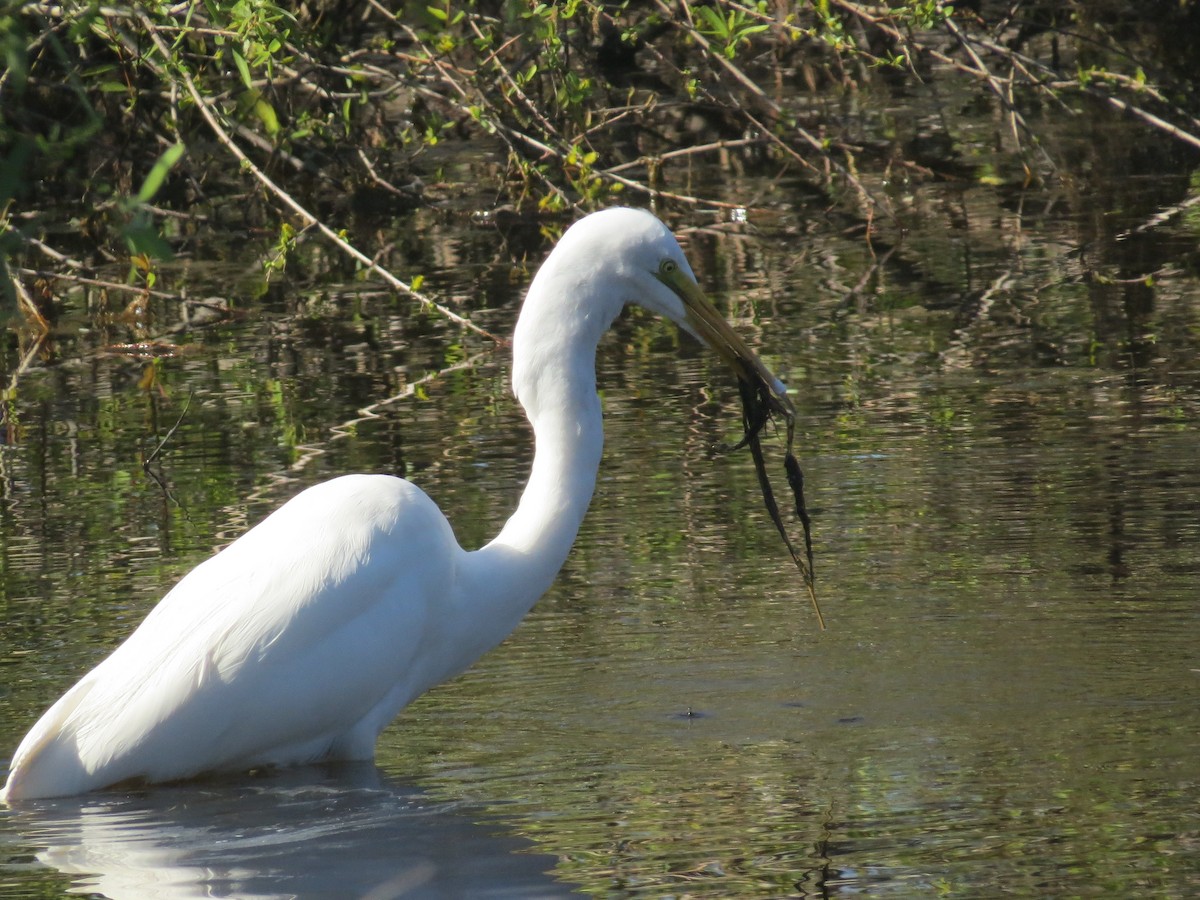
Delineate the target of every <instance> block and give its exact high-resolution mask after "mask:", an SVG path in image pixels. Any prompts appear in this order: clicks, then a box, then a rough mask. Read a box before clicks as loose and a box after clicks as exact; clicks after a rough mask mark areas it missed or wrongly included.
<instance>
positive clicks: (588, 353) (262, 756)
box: [0, 209, 782, 802]
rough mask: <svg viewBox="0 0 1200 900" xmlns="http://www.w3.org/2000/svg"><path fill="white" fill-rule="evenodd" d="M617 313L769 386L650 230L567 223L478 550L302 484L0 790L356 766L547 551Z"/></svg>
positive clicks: (585, 477) (492, 627)
mask: <svg viewBox="0 0 1200 900" xmlns="http://www.w3.org/2000/svg"><path fill="white" fill-rule="evenodd" d="M626 303H637V304H640V305H642V306H644V307H646V308H648V309H650V310H652V311H654V312H657V313H658V314H660V315H663V316H665V317H667V318H669V319H671V320H673V321H675V322H677V323H678V324H679V325H680V326H681V327H683V328H684V329H686V330H687V331H689V332H691V333H692V334H694V335H696V336H697V337H699V338H700V339H701V340H702V341H704V342H705V343H707V344H708V345H709V346H710V347H712V348H713V349H714V350H716V351H717V352H718V353H719V354H720V355H721V356H722V358H724V359H725V360H726V361H727V362H729V363H730V364H731V365H733V366H734V368H735V370H737V371H739V372H740V371H744V368H745V367H746V366H751V367H754V369H755V370H756V371H760V372H762V373H765V374H766V375H767V377H769V379H771V380H770V381H768V382H767V383H768V384H772V385H773V386H775V387H778V388H779V389H780V390H782V388H781V386H779V383H778V380H776V379H774V376H770V375H769V373H766V370H765V369H763V368H762V366H761V364H760V363H758V361H757V360H756V359H755V358H754V356H753V354H752V353H750V351H749V350H748V348H747V347H746V345H745V344H744V343H743V342H742V341H741V339H740V338H738V337H737V335H736V334H735V333H734V332H733V331H732V330H731V329H730V328H729V327H728V325H726V324H725V323H724V321H723V320H722V319H721V318H720V316H719V315H718V314H717V313H716V312H715V310H713V309H712V307H711V305H709V304H708V302H707V301H706V300H705V299H704V297H703V295H702V294H701V292H700V290H699V288H698V287H697V286H696V283H695V278H694V276H693V275H692V273H691V269H690V268H689V267H688V264H687V261H686V260H685V259H684V256H683V253H682V251H681V250H680V249H679V245H678V244H677V243H676V242H675V239H674V237H673V236H672V235H671V233H670V232H669V231H668V230H667V228H666V227H665V226H664V225H662V223H661V222H659V221H658V220H657V219H656V218H655V217H654V216H652V215H650V214H649V213H646V212H641V211H637V210H628V209H613V210H607V211H605V212H601V213H596V214H593V215H591V216H588V217H587V218H585V219H583V220H581V221H580V222H578V223H577V224H575V225H574V226H573V227H572V228H571V229H569V230H568V231H567V233H566V234H565V235H564V236H563V238H562V240H561V241H560V242H559V244H558V246H557V247H556V248H555V249H554V251H553V252H552V253H551V254H550V256H549V257H548V258H547V260H546V262H545V264H544V265H543V266H542V268H541V270H540V271H539V272H538V274H537V276H536V277H535V279H534V281H533V284H532V285H531V286H530V288H529V293H528V295H527V297H526V300H525V304H524V306H523V308H522V312H521V316H520V319H519V321H518V324H517V329H516V334H515V336H514V340H513V387H514V390H515V392H516V394H517V397H518V399H519V400H520V401H521V403H522V405H523V406H524V408H525V411H526V413H527V414H528V416H529V419H530V422H531V423H532V425H533V429H534V434H535V441H536V453H535V457H534V463H533V470H532V472H531V474H530V477H529V482H528V484H527V485H526V488H525V491H524V493H523V494H522V497H521V501H520V504H519V505H518V508H517V510H516V511H515V512H514V513H513V515H512V517H511V518H510V519H509V520H508V522H507V523H506V524H505V526H504V528H503V529H502V531H501V532H500V534H499V535H498V536H497V537H496V538H495V539H494V540H493V541H492V542H491V543H489V544H487V545H486V546H485V547H483V548H481V549H479V550H476V551H473V552H467V551H464V550H463V549H462V548H461V547H459V545H458V542H457V541H456V540H455V538H454V533H453V531H452V530H451V527H450V525H449V523H448V522H447V521H446V518H445V516H443V515H442V513H441V511H440V510H439V509H438V508H437V506H436V505H435V504H434V503H433V501H431V500H430V499H429V498H428V497H427V496H426V495H425V493H424V492H422V491H421V490H420V489H419V488H417V487H416V486H414V485H413V484H411V483H409V482H407V481H404V480H402V479H399V478H393V477H391V476H386V475H347V476H344V477H341V478H335V479H333V480H332V481H328V482H325V483H323V484H319V485H316V486H315V487H312V488H309V489H308V490H306V491H304V492H302V493H300V494H299V495H297V496H296V497H294V498H293V499H292V500H290V501H289V502H288V503H286V504H284V505H283V506H282V507H280V508H279V509H278V510H277V511H275V512H274V513H273V514H271V515H270V516H268V517H267V518H266V519H265V520H263V521H262V522H261V523H260V524H258V525H257V526H255V527H254V528H252V529H250V531H248V532H246V534H244V535H243V536H242V537H240V538H239V539H238V540H236V541H234V542H233V543H232V544H231V545H229V546H228V547H227V548H225V549H224V550H222V551H221V552H220V553H219V554H217V555H216V556H214V557H212V558H211V559H209V560H207V561H206V562H203V563H201V564H200V565H198V566H197V567H196V568H195V569H193V570H192V571H191V572H189V573H188V574H187V575H186V576H185V577H184V578H183V579H182V580H181V581H180V582H179V583H178V584H177V585H176V586H175V588H174V589H173V590H172V591H171V592H170V593H168V594H167V596H166V597H164V598H163V599H162V601H161V602H160V603H159V604H158V606H156V607H155V608H154V609H153V610H152V611H151V612H150V614H149V615H148V616H147V617H146V619H145V620H144V621H143V622H142V624H141V625H140V626H139V627H138V628H137V630H136V631H134V633H133V634H132V635H130V637H129V638H128V639H127V640H126V641H125V642H124V643H123V644H121V645H120V646H119V647H118V648H117V649H116V650H115V651H114V652H113V653H112V655H111V656H109V657H108V658H107V659H105V660H104V661H103V662H101V663H100V664H99V665H98V666H96V668H95V669H93V670H92V671H91V672H89V673H88V674H87V675H85V676H84V677H83V678H82V679H81V680H80V681H79V683H78V684H76V685H75V687H73V688H71V690H69V691H68V692H67V693H66V694H65V695H64V696H63V697H62V698H61V699H59V700H58V702H57V703H55V704H54V705H53V706H52V707H51V708H50V709H49V710H48V711H47V712H46V713H45V715H43V716H42V718H41V719H40V720H39V721H38V722H37V724H36V725H34V727H33V729H32V730H31V731H30V732H29V734H28V735H27V736H26V737H25V739H24V740H23V741H22V742H21V744H20V746H19V747H18V748H17V751H16V753H15V755H14V758H13V763H12V766H11V774H10V775H9V778H8V783H7V785H6V786H5V788H4V791H3V793H2V794H0V798H2V799H4V800H7V801H9V802H11V801H15V800H19V799H22V798H31V797H51V796H66V795H71V794H78V793H83V792H85V791H89V790H95V789H97V788H102V787H105V786H109V785H113V784H116V783H119V782H123V781H128V780H142V781H149V782H156V781H168V780H175V779H181V778H187V777H191V776H194V775H198V774H202V773H205V772H212V771H221V770H237V769H246V768H251V767H255V766H262V765H289V764H298V763H309V762H314V761H318V760H325V759H370V758H372V757H373V755H374V750H375V742H376V738H377V737H378V735H379V732H380V731H382V730H383V728H384V727H386V726H387V724H388V723H389V722H391V720H392V719H393V718H394V717H395V716H396V714H397V713H399V711H400V710H401V709H403V708H404V707H405V706H406V705H407V704H408V703H410V702H411V701H412V700H413V699H414V698H415V697H417V696H418V695H420V694H421V693H422V692H423V691H425V690H427V689H428V688H430V687H432V686H433V685H435V684H437V683H438V682H440V681H443V680H445V679H446V678H449V677H451V676H453V675H455V674H457V673H458V672H461V671H462V670H463V669H465V668H466V667H467V666H469V665H470V664H471V663H472V662H474V661H475V660H476V659H478V658H479V656H481V655H482V654H483V653H485V652H487V651H488V650H489V649H491V648H492V647H494V646H495V645H496V644H498V643H499V642H500V641H501V640H503V639H504V637H505V636H506V635H508V634H509V633H510V632H511V631H512V630H513V629H514V628H515V627H516V626H517V624H518V623H519V622H520V620H521V618H522V617H523V616H524V615H525V614H526V613H527V612H528V610H529V609H530V607H531V606H532V605H533V604H534V603H535V602H536V601H537V599H538V598H539V597H540V596H541V595H542V594H543V593H544V592H545V590H546V589H547V588H548V587H549V586H550V584H551V583H552V581H553V580H554V577H555V575H556V574H557V572H558V570H559V568H560V567H561V566H562V564H563V562H564V560H565V559H566V556H567V553H568V552H569V550H570V547H571V544H572V542H573V541H574V539H575V535H576V533H577V531H578V529H579V525H580V522H581V521H582V519H583V516H584V513H585V512H586V510H587V506H588V503H589V501H590V500H591V496H592V491H593V488H594V487H595V480H596V472H597V468H598V466H599V463H600V453H601V447H602V444H603V433H602V423H601V412H600V401H599V398H598V396H597V394H596V385H595V353H596V346H597V344H598V342H599V340H600V338H601V336H602V335H603V334H604V332H605V331H606V330H607V329H608V328H609V326H610V325H611V324H612V322H613V320H614V319H615V318H616V317H617V315H618V314H619V313H620V311H621V309H622V307H623V306H624V305H625V304H626ZM739 366H740V367H742V368H741V369H739Z"/></svg>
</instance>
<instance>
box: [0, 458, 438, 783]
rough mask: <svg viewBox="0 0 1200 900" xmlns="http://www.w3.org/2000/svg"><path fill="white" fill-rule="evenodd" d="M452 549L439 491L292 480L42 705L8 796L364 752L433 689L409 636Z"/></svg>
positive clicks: (357, 478) (402, 484) (428, 612)
mask: <svg viewBox="0 0 1200 900" xmlns="http://www.w3.org/2000/svg"><path fill="white" fill-rule="evenodd" d="M461 554H462V551H461V550H460V549H459V548H458V544H457V542H456V541H455V540H454V536H453V533H452V532H451V529H450V526H449V524H448V523H447V522H446V519H445V517H444V516H443V515H442V514H441V512H440V511H439V510H438V509H437V507H436V506H435V505H434V503H433V502H432V501H431V500H430V499H429V498H428V497H427V496H426V495H425V494H424V493H423V492H422V491H420V490H419V489H418V488H416V487H415V486H413V485H411V484H410V483H408V482H406V481H403V480H401V479H398V478H391V477H388V476H382V475H371V476H368V475H351V476H345V477H342V478H337V479H334V480H332V481H328V482H325V483H323V484H320V485H317V486H315V487H313V488H310V489H308V490H307V491H304V492H302V493H301V494H299V495H297V496H296V497H295V498H293V499H292V500H291V501H290V502H288V503H287V504H285V505H284V506H283V507H281V508H280V509H279V510H277V511H276V512H275V513H273V514H272V515H271V516H269V517H268V518H267V519H265V520H264V521H263V522H261V523H260V524H259V525H258V526H256V527H255V528H253V529H251V530H250V531H249V532H247V533H246V534H245V535H243V536H242V537H241V538H239V539H238V540H237V541H235V542H234V543H232V544H231V545H230V546H229V547H227V548H226V549H224V550H223V551H221V552H220V553H219V554H217V555H216V556H214V557H213V558H211V559H209V560H207V561H205V562H204V563H202V564H201V565H199V566H197V567H196V568H195V569H193V570H192V571H191V572H190V573H189V574H188V575H187V576H185V577H184V578H183V580H181V581H180V582H179V584H177V585H176V586H175V588H174V589H173V590H172V591H171V592H170V593H169V594H168V595H167V596H166V597H164V598H163V600H162V601H161V602H160V603H159V605H158V606H156V607H155V608H154V609H153V610H152V611H151V612H150V614H149V615H148V616H147V617H146V619H145V621H144V622H143V623H142V624H141V625H140V626H139V627H138V629H137V630H136V631H135V632H134V633H133V634H132V635H130V637H129V638H128V639H127V640H126V641H125V643H124V644H122V645H121V646H120V647H118V648H117V649H116V650H115V651H114V652H113V653H112V655H110V656H109V657H108V658H107V659H105V660H104V661H103V662H101V663H100V664H99V665H98V666H97V667H96V668H95V669H93V670H92V671H91V672H89V673H88V674H87V675H85V676H84V677H83V678H82V679H81V680H80V681H79V683H78V684H76V685H75V687H73V688H72V689H71V690H70V691H68V692H67V693H66V694H65V695H64V696H63V697H62V698H61V699H60V700H59V701H58V702H57V703H56V704H55V705H54V706H53V707H51V708H50V710H48V711H47V712H46V714H45V715H44V716H43V717H42V718H41V720H40V721H39V722H38V723H37V724H36V725H35V726H34V728H33V729H32V730H31V731H30V733H29V734H28V735H27V736H26V738H25V740H24V741H23V742H22V743H21V745H20V747H18V749H17V752H16V754H15V756H14V760H13V766H12V775H11V776H10V779H9V782H8V785H7V787H6V788H5V795H4V796H5V798H6V799H16V798H18V797H30V796H59V795H69V794H76V793H81V792H84V791H87V790H93V789H95V788H98V787H102V786H105V785H109V784H113V783H116V782H120V781H125V780H129V779H145V780H147V781H166V780H172V779H178V778H185V777H189V776H192V775H196V774H200V773H202V772H206V771H212V770H221V769H229V768H241V767H249V766H255V765H263V764H268V763H277V764H291V763H302V762H311V761H314V760H317V759H323V758H331V757H336V758H370V757H371V756H372V754H373V750H374V743H375V738H376V737H377V735H378V732H379V730H381V729H382V728H383V727H384V726H385V725H386V724H387V723H388V722H389V721H390V720H391V718H393V717H394V716H395V714H396V713H397V712H398V711H399V710H400V709H401V708H402V707H403V706H404V705H406V704H407V703H408V702H409V701H410V700H411V699H412V697H414V696H416V694H418V693H420V692H421V691H422V690H424V689H425V688H427V687H428V686H429V684H426V683H424V682H425V681H426V680H427V679H428V678H429V677H433V676H431V675H430V674H429V673H428V672H426V671H424V669H427V668H428V664H426V663H422V662H421V660H420V651H419V648H420V647H421V645H422V635H423V634H424V633H425V632H426V630H427V629H428V628H429V626H430V623H431V621H433V619H434V618H436V614H437V609H436V608H433V607H435V606H436V604H437V603H438V602H440V601H441V600H442V599H443V598H445V597H446V596H448V595H449V593H450V592H451V591H452V588H453V584H454V579H455V569H456V566H457V564H458V561H459V559H460V557H461ZM431 683H432V682H431Z"/></svg>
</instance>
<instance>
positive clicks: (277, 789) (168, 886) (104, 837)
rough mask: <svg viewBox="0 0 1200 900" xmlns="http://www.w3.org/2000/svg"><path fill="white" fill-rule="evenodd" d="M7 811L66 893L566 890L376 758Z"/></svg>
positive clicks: (508, 843)
mask: <svg viewBox="0 0 1200 900" xmlns="http://www.w3.org/2000/svg"><path fill="white" fill-rule="evenodd" d="M7 819H8V820H7V822H6V823H5V824H6V825H7V826H9V827H11V829H12V830H13V831H15V832H17V833H18V834H19V837H18V841H19V843H22V844H25V845H27V846H29V847H30V849H31V850H33V852H34V853H36V855H37V858H38V859H39V860H40V861H41V862H43V863H45V864H46V865H48V866H52V867H54V868H55V869H58V870H59V871H60V872H62V873H64V874H67V875H70V876H72V882H73V887H72V893H80V894H90V895H100V896H104V897H108V898H110V900H124V898H138V900H144V898H163V900H183V898H196V897H205V898H211V897H238V898H255V900H257V898H268V897H269V898H284V897H287V898H317V897H328V898H335V897H336V898H350V897H355V898H369V900H385V898H400V897H403V898H406V900H409V898H450V897H455V898H459V897H461V898H467V897H470V898H475V897H481V898H510V897H511V898H545V897H566V896H568V895H569V894H570V893H571V891H570V888H569V887H567V886H565V885H562V884H559V883H558V882H556V881H555V880H554V879H553V878H552V877H551V876H550V875H549V874H547V872H548V871H549V870H550V869H551V868H553V866H554V863H555V861H556V860H555V858H554V857H552V856H546V855H538V854H533V853H529V852H528V851H529V849H530V847H531V846H532V845H531V844H530V843H529V842H528V841H525V840H522V839H520V838H516V837H511V836H502V835H498V834H497V833H496V830H497V829H493V828H490V827H488V826H487V825H486V824H478V823H477V822H476V821H475V819H473V818H472V816H471V811H469V810H463V809H461V808H457V807H455V806H452V805H449V804H445V803H437V802H434V801H432V800H430V799H429V798H428V797H426V796H424V795H423V794H422V793H421V792H420V791H419V790H417V789H416V788H412V787H409V786H404V785H397V784H395V783H393V782H389V781H388V780H387V779H386V777H384V776H381V774H380V773H379V770H378V769H377V768H376V767H375V765H374V764H372V763H366V764H343V765H338V766H320V767H306V768H300V769H288V770H283V771H278V772H269V773H267V774H264V775H262V776H260V777H252V776H246V777H243V778H239V779H222V780H219V781H206V782H193V783H188V784H183V785H174V786H165V787H156V788H153V789H147V790H144V791H137V792H131V793H110V794H93V795H88V796H83V797H74V798H70V799H64V800H42V801H36V802H29V803H22V804H21V805H20V806H19V807H17V808H15V809H13V810H10V815H9V816H8V817H7ZM6 830H7V829H6Z"/></svg>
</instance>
